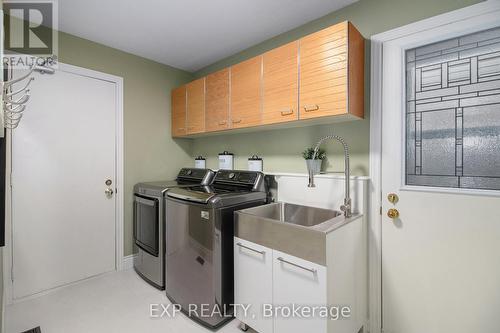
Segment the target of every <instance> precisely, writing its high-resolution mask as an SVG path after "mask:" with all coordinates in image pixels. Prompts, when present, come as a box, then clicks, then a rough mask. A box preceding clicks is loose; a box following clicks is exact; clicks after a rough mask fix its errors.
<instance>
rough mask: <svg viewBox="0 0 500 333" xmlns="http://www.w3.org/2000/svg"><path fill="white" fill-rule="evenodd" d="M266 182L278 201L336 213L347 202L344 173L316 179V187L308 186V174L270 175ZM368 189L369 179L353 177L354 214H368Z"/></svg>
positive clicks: (320, 176) (316, 177)
mask: <svg viewBox="0 0 500 333" xmlns="http://www.w3.org/2000/svg"><path fill="white" fill-rule="evenodd" d="M266 182H267V184H268V186H269V188H270V191H271V195H272V197H273V198H274V200H275V201H283V202H289V203H294V204H299V205H306V206H313V207H319V208H327V209H334V210H339V208H340V205H342V204H343V202H344V176H343V175H340V174H339V175H337V174H322V175H317V176H315V178H314V182H315V184H316V187H314V188H310V187H307V183H308V175H307V174H294V173H266ZM368 186H369V178H368V177H360V176H354V177H351V199H352V205H353V213H360V214H364V213H366V212H367V207H368Z"/></svg>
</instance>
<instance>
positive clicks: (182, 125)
mask: <svg viewBox="0 0 500 333" xmlns="http://www.w3.org/2000/svg"><path fill="white" fill-rule="evenodd" d="M171 96H172V101H171V105H172V136H173V137H179V136H184V135H186V86H180V87H178V88H175V89H173V90H172V95H171Z"/></svg>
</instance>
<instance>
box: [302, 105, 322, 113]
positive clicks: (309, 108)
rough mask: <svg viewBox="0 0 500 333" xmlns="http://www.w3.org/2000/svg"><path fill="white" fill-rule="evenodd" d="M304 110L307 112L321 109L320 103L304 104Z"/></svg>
mask: <svg viewBox="0 0 500 333" xmlns="http://www.w3.org/2000/svg"><path fill="white" fill-rule="evenodd" d="M304 110H305V111H306V112H311V111H316V110H319V105H317V104H314V105H304Z"/></svg>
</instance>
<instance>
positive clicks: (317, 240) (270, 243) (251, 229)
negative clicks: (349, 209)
mask: <svg viewBox="0 0 500 333" xmlns="http://www.w3.org/2000/svg"><path fill="white" fill-rule="evenodd" d="M360 216H361V215H359V214H354V215H353V216H352V217H345V216H344V214H343V213H342V212H340V211H337V210H330V209H324V208H317V207H310V206H302V205H297V204H291V203H285V202H277V203H271V204H267V205H263V206H257V207H253V208H248V209H243V210H240V211H237V212H235V235H236V236H237V237H239V238H242V239H246V240H248V241H251V242H254V243H257V244H260V245H263V246H266V247H269V248H272V249H276V250H280V251H283V252H285V253H288V254H291V255H294V256H297V257H299V258H303V259H305V260H309V261H312V262H315V263H318V264H320V265H325V262H326V238H327V235H328V234H329V233H330V232H332V231H334V230H336V229H338V228H340V227H342V226H343V225H345V224H347V223H349V222H351V221H354V220H356V219H357V218H359V217H360Z"/></svg>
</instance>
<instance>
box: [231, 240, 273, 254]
mask: <svg viewBox="0 0 500 333" xmlns="http://www.w3.org/2000/svg"><path fill="white" fill-rule="evenodd" d="M236 245H238V246H239V247H242V248H244V249H247V250H250V251H253V252H255V253H258V254H262V255H264V254H266V251H259V250H256V249H252V248H251V247H248V246H245V245H243V244H241V243H236Z"/></svg>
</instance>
